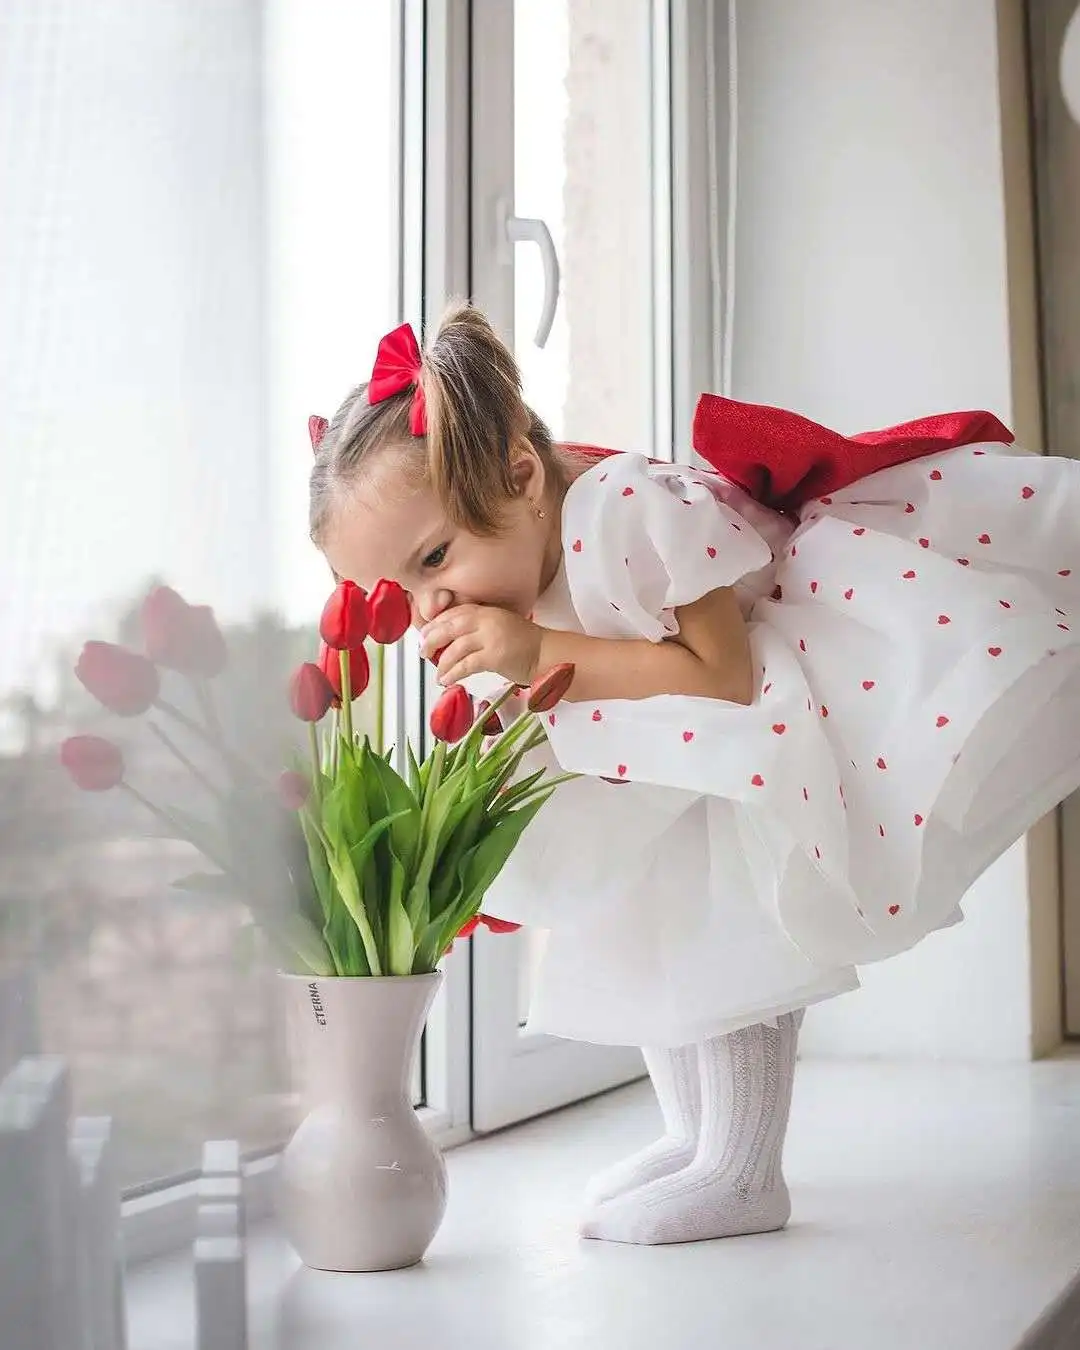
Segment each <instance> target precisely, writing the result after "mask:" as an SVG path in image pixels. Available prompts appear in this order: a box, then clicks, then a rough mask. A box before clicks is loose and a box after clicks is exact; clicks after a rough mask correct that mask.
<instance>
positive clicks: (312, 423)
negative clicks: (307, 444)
mask: <svg viewBox="0 0 1080 1350" xmlns="http://www.w3.org/2000/svg"><path fill="white" fill-rule="evenodd" d="M329 425H330V423H329V422H328V421H327V420H326V418H325V417H320V416H319V414H318V413H312V414H311V416H310V417H309V418H308V420H307V429H308V435H309V436H310V437H311V452H312V454H314V453H315V451H316V450H318V448H319V443H320V442H321V441H322V438H323V437H324V436H325V435H326V428H327V427H328V426H329Z"/></svg>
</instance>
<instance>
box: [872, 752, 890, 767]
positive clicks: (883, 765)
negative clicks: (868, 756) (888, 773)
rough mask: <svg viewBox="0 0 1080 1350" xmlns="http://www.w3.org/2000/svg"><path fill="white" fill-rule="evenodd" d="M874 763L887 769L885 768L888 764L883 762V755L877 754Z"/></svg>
mask: <svg viewBox="0 0 1080 1350" xmlns="http://www.w3.org/2000/svg"><path fill="white" fill-rule="evenodd" d="M874 763H875V764H876V765H877V766H878V768H879V769H887V768H888V767H889V766H888V765H887V764H886V763H885V757H884V755H878V757H877V759H876V760H875V761H874Z"/></svg>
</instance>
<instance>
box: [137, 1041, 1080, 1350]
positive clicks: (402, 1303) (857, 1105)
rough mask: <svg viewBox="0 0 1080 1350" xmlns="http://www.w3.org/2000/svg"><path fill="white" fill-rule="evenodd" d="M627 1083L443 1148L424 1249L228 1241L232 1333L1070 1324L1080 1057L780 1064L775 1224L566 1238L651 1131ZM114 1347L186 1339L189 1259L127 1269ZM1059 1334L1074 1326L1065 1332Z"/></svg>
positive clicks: (808, 1330) (597, 1349)
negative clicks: (435, 1209)
mask: <svg viewBox="0 0 1080 1350" xmlns="http://www.w3.org/2000/svg"><path fill="white" fill-rule="evenodd" d="M656 1119H657V1117H656V1110H655V1107H654V1105H653V1103H652V1099H651V1094H650V1093H649V1091H648V1089H647V1088H646V1087H645V1086H644V1085H636V1086H634V1087H631V1088H626V1089H623V1090H621V1091H618V1092H615V1093H611V1094H609V1095H608V1096H606V1097H602V1098H599V1099H597V1100H595V1101H592V1102H588V1103H585V1104H583V1105H581V1106H577V1107H574V1108H571V1109H570V1110H566V1111H561V1112H558V1113H556V1114H554V1115H551V1116H548V1117H546V1118H545V1119H543V1120H539V1121H534V1122H532V1123H531V1124H528V1125H525V1126H522V1127H520V1128H517V1129H513V1130H508V1131H506V1132H504V1133H502V1134H500V1135H497V1136H492V1137H490V1138H487V1139H485V1140H481V1141H478V1142H477V1143H474V1144H470V1145H467V1146H465V1147H463V1148H459V1149H456V1150H454V1151H453V1152H452V1153H451V1154H450V1155H449V1156H448V1165H449V1170H450V1205H449V1210H448V1213H447V1218H446V1222H445V1224H444V1226H443V1229H442V1231H441V1232H440V1234H439V1236H438V1237H437V1239H436V1241H435V1244H434V1246H433V1247H432V1250H431V1252H430V1253H429V1255H428V1258H427V1260H426V1262H425V1263H424V1265H422V1266H420V1267H417V1268H415V1269H413V1270H411V1271H402V1272H397V1273H393V1274H388V1275H353V1276H349V1275H329V1274H324V1273H320V1272H316V1271H308V1270H304V1269H302V1268H300V1267H298V1265H297V1262H296V1258H295V1257H294V1256H293V1254H292V1252H291V1251H290V1250H289V1248H288V1247H287V1245H286V1243H285V1242H284V1240H283V1239H282V1238H281V1236H280V1234H279V1233H278V1232H277V1230H276V1228H275V1226H274V1225H273V1224H272V1223H271V1222H265V1223H262V1224H255V1225H253V1226H252V1234H251V1239H250V1242H249V1289H250V1301H251V1323H252V1324H251V1331H250V1350H270V1347H271V1346H273V1347H275V1350H308V1348H309V1347H311V1346H314V1345H318V1346H319V1347H320V1350H338V1347H341V1350H345V1348H346V1347H349V1350H352V1347H354V1346H356V1345H358V1344H365V1345H367V1344H371V1345H385V1346H387V1347H393V1346H413V1345H421V1344H428V1343H430V1344H434V1343H435V1342H436V1341H437V1342H438V1344H439V1345H440V1346H443V1347H446V1350H458V1348H459V1347H460V1350H466V1347H467V1348H468V1350H489V1348H490V1350H514V1348H515V1347H518V1346H520V1347H522V1350H525V1347H528V1350H569V1348H570V1347H575V1346H582V1347H585V1346H588V1347H589V1350H609V1347H610V1350H616V1347H618V1350H655V1347H658V1346H664V1347H665V1350H683V1347H685V1348H686V1350H691V1347H692V1348H693V1350H696V1348H697V1347H699V1346H704V1345H719V1344H722V1345H723V1346H724V1347H725V1350H750V1348H751V1347H753V1348H754V1350H794V1347H798V1350H818V1347H821V1350H825V1348H826V1347H827V1350H865V1347H867V1346H869V1345H873V1346H874V1347H875V1350H929V1347H937V1346H944V1345H948V1347H949V1350H1014V1347H1018V1346H1019V1345H1020V1344H1021V1342H1022V1340H1023V1338H1024V1336H1025V1334H1026V1333H1027V1332H1028V1331H1029V1329H1030V1328H1032V1327H1033V1326H1034V1325H1035V1324H1036V1323H1037V1322H1038V1321H1039V1320H1040V1318H1043V1317H1044V1316H1045V1315H1046V1314H1047V1312H1048V1310H1049V1309H1051V1308H1052V1307H1054V1306H1055V1305H1056V1306H1057V1316H1058V1321H1057V1323H1056V1324H1055V1328H1054V1329H1055V1330H1056V1333H1057V1336H1058V1339H1055V1338H1054V1336H1053V1335H1052V1334H1051V1328H1050V1327H1046V1328H1045V1329H1044V1334H1043V1335H1042V1336H1041V1337H1040V1338H1038V1339H1032V1340H1031V1341H1029V1342H1027V1343H1026V1350H1035V1347H1038V1350H1044V1348H1045V1350H1050V1348H1051V1347H1054V1348H1055V1350H1057V1348H1058V1347H1060V1348H1061V1350H1064V1347H1065V1346H1068V1345H1075V1344H1077V1343H1080V1335H1078V1332H1077V1328H1080V1320H1077V1321H1076V1322H1075V1323H1070V1324H1069V1325H1070V1326H1072V1327H1073V1330H1072V1331H1071V1332H1070V1331H1069V1330H1066V1329H1064V1326H1063V1323H1064V1322H1065V1321H1067V1320H1068V1315H1069V1314H1071V1316H1072V1317H1073V1318H1077V1319H1080V1311H1078V1308H1080V1144H1078V1140H1080V1129H1078V1126H1080V1063H1078V1061H1077V1059H1076V1058H1075V1057H1067V1056H1066V1057H1063V1058H1062V1059H1060V1060H1056V1061H1051V1062H1043V1063H1039V1064H1033V1065H1009V1066H997V1065H995V1066H983V1067H958V1066H954V1065H919V1064H869V1063H830V1062H826V1061H809V1062H807V1063H804V1064H803V1065H801V1066H800V1071H799V1077H798V1080H797V1082H796V1100H795V1107H794V1113H793V1120H792V1129H791V1133H790V1137H789V1145H788V1151H787V1166H786V1171H787V1176H788V1179H789V1182H790V1185H791V1190H792V1197H793V1204H794V1215H793V1219H792V1224H791V1227H790V1228H789V1229H788V1230H787V1232H785V1233H779V1234H770V1235H767V1236H762V1237H755V1238H743V1239H732V1240H729V1241H726V1242H722V1243H712V1244H698V1245H695V1246H686V1247H668V1248H653V1249H645V1248H633V1247H625V1246H614V1245H612V1246H609V1245H607V1244H602V1243H591V1242H590V1243H585V1242H581V1241H580V1240H579V1239H578V1238H577V1236H576V1232H575V1224H574V1221H575V1216H576V1212H577V1207H578V1203H579V1195H580V1192H581V1189H582V1186H583V1184H584V1182H585V1179H586V1178H587V1177H588V1175H589V1174H590V1173H591V1172H593V1171H594V1170H596V1169H597V1168H598V1167H600V1166H603V1165H604V1163H605V1162H606V1161H608V1160H609V1159H611V1158H614V1157H617V1156H620V1155H622V1154H624V1153H627V1152H629V1151H631V1150H632V1149H634V1148H635V1147H637V1146H638V1145H639V1144H640V1143H642V1142H644V1141H646V1140H648V1139H649V1138H650V1137H651V1136H652V1135H653V1134H655V1132H656ZM129 1299H130V1309H131V1328H130V1330H131V1338H130V1350H181V1348H183V1350H189V1347H190V1346H191V1345H192V1344H193V1343H194V1341H193V1294H192V1284H191V1264H190V1257H189V1256H185V1257H184V1258H183V1259H181V1258H180V1257H176V1258H173V1259H167V1260H161V1261H157V1262H153V1263H148V1264H146V1265H144V1266H142V1267H140V1268H137V1269H136V1270H135V1271H134V1272H133V1273H132V1275H131V1277H130V1284H129ZM1070 1336H1072V1337H1076V1339H1070Z"/></svg>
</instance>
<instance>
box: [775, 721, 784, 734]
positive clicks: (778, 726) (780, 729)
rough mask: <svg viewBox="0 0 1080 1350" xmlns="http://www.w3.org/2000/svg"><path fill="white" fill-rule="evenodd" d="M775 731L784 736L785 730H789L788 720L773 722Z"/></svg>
mask: <svg viewBox="0 0 1080 1350" xmlns="http://www.w3.org/2000/svg"><path fill="white" fill-rule="evenodd" d="M773 731H774V732H775V733H776V734H777V736H782V735H783V734H784V732H785V731H787V723H786V722H774V723H773Z"/></svg>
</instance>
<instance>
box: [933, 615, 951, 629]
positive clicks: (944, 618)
mask: <svg viewBox="0 0 1080 1350" xmlns="http://www.w3.org/2000/svg"><path fill="white" fill-rule="evenodd" d="M937 621H938V623H939V624H941V625H942V626H944V625H945V624H947V623H952V619H950V618H949V616H948V615H947V614H939V615H938V616H937Z"/></svg>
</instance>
